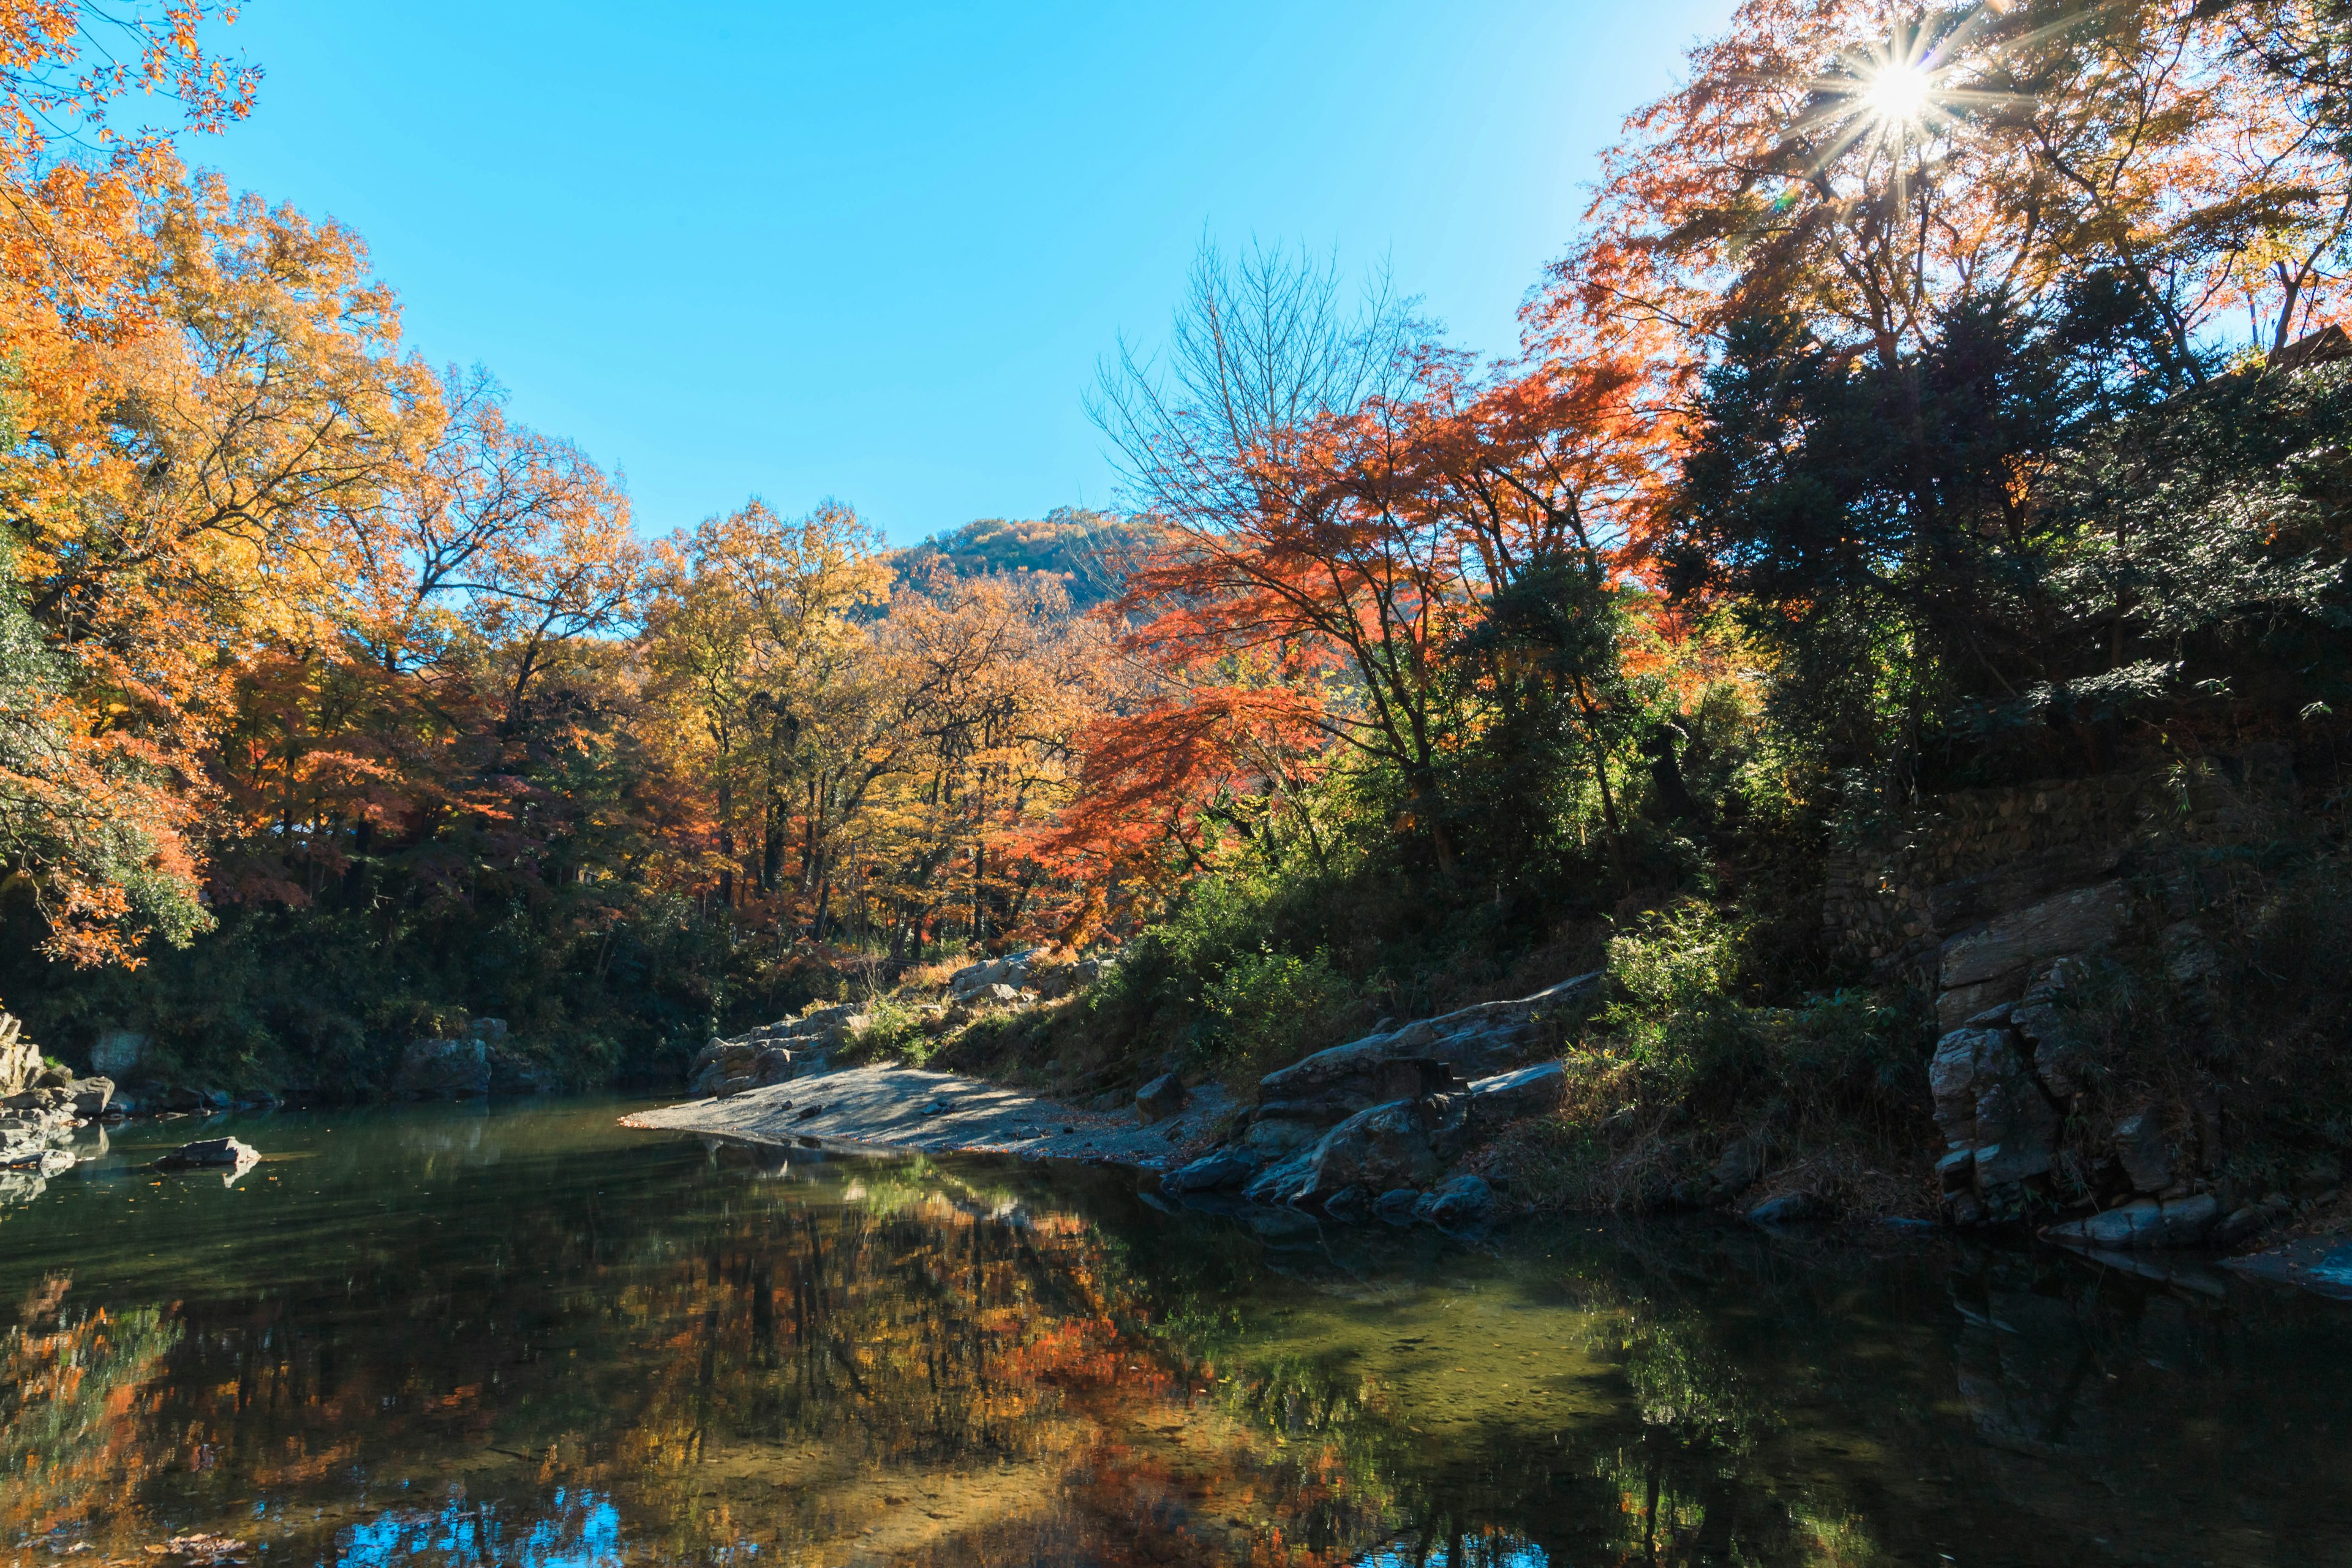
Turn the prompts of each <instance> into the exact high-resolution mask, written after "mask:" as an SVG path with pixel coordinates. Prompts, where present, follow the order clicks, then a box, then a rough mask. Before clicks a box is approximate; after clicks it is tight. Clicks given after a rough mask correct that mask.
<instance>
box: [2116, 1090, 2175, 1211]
mask: <svg viewBox="0 0 2352 1568" xmlns="http://www.w3.org/2000/svg"><path fill="white" fill-rule="evenodd" d="M2115 1142H2116V1160H2117V1161H2118V1162H2120V1163H2122V1165H2123V1168H2124V1174H2125V1175H2126V1176H2127V1177H2129V1178H2130V1179H2131V1184H2132V1191H2134V1192H2136V1193H2160V1192H2162V1191H2164V1189H2165V1188H2167V1187H2168V1186H2170V1185H2172V1145H2171V1144H2170V1143H2169V1142H2168V1141H2167V1140H2166V1138H2165V1136H2164V1121H2163V1118H2161V1117H2159V1116H2158V1114H2157V1113H2156V1112H2155V1111H2153V1110H2143V1111H2141V1112H2140V1113H2139V1114H2137V1116H2126V1117H2125V1118H2124V1119H2123V1120H2122V1121H2118V1122H2116V1140H2115Z"/></svg>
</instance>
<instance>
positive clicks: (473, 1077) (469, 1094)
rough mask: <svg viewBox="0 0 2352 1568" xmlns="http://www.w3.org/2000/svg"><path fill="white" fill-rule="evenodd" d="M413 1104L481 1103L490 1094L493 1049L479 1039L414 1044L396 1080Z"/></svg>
mask: <svg viewBox="0 0 2352 1568" xmlns="http://www.w3.org/2000/svg"><path fill="white" fill-rule="evenodd" d="M394 1085H395V1087H396V1088H397V1089H399V1091H400V1092H401V1094H403V1095H404V1096H405V1097H406V1098H408V1099H410V1100H479V1099H480V1098H482V1097H483V1096H484V1095H487V1094H488V1093H489V1092H490V1047H489V1042H488V1041H487V1040H485V1039H482V1038H480V1037H467V1038H466V1039H462V1040H415V1041H412V1042H410V1044H409V1047H408V1049H407V1050H406V1051H404V1052H403V1053H402V1054H401V1058H400V1076H399V1077H398V1078H397V1079H395V1080H394Z"/></svg>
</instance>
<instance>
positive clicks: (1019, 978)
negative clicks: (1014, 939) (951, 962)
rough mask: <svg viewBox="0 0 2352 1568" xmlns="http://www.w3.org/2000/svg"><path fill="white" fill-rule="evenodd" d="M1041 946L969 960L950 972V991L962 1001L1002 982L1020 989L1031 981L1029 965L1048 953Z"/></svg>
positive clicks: (1011, 987) (1003, 984) (1010, 987)
mask: <svg viewBox="0 0 2352 1568" xmlns="http://www.w3.org/2000/svg"><path fill="white" fill-rule="evenodd" d="M1044 953H1045V949H1044V948H1042V947H1033V948H1027V949H1024V951H1022V952H1008V953H1006V954H1005V955H1004V956H1003V958H992V959H987V960H983V961H982V962H981V963H967V964H965V965H964V966H963V967H962V968H961V969H959V970H957V971H956V972H955V973H953V974H950V975H949V976H948V994H949V995H950V996H951V997H953V998H955V999H956V1000H957V1001H959V1002H961V1001H964V1000H966V999H968V998H972V997H976V996H980V995H982V994H983V993H987V992H990V991H991V990H992V988H993V987H995V986H999V985H1002V986H1003V987H1004V988H1005V989H1006V990H1008V991H1017V989H1018V988H1019V987H1020V986H1023V985H1025V984H1028V982H1029V967H1030V965H1031V964H1032V963H1034V962H1035V961H1036V960H1037V959H1038V958H1040V957H1042V956H1043V955H1044Z"/></svg>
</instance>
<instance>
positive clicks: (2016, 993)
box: [1936, 881, 2130, 1028]
mask: <svg viewBox="0 0 2352 1568" xmlns="http://www.w3.org/2000/svg"><path fill="white" fill-rule="evenodd" d="M2129 912H2130V901H2129V898H2128V896H2127V895H2126V892H2125V889H2124V885H2123V883H2122V882H2120V881H2106V882H2101V883H2099V884H2098V885H2097V886H2095V887H2090V888H2078V889H2075V890H2074V891H2073V892H2068V893H2060V894H2058V895H2057V896H2056V897H2054V898H2049V899H2044V900H2042V902H2040V903H2038V904H2034V905H2032V906H2031V907H2030V908H2027V909H2022V910H2016V911H2015V912H2013V913H2011V914H2005V915H2002V916H2000V917H1999V918H1998V919H1996V920H1992V921H1987V922H1986V923H1985V924H1983V925H1980V926H1978V927H1976V928H1974V929H1973V930H1970V931H1962V932H1961V933H1960V934H1958V936H1955V937H1953V938H1951V939H1950V940H1949V941H1948V942H1945V943H1944V944H1943V946H1942V948H1941V949H1939V950H1938V954H1937V982H1938V984H1939V985H1940V986H1941V988H1942V992H1943V994H1941V995H1940V996H1938V997H1937V1002H1936V1007H1937V1016H1938V1018H1939V1019H1940V1020H1941V1021H1942V1023H1943V1025H1944V1026H1945V1027H1946V1028H1950V1027H1952V1026H1954V1025H1956V1024H1957V1023H1958V1022H1959V1021H1960V1020H1962V1019H1965V1018H1967V1017H1969V1016H1971V1015H1972V1014H1975V1013H1977V1012H1979V1011H1980V1010H1981V1009H1983V1008H1985V1007H1988V1006H1990V1005H1993V1004H1995V1003H1998V1002H2003V1001H2009V1002H2014V1001H2016V1000H2018V998H2019V997H2021V995H2022V994H2024V991H2025V988H2026V983H2027V981H2028V979H2029V977H2030V975H2031V973H2032V971H2033V970H2034V969H2036V968H2037V967H2041V966H2046V965H2047V964H2048V963H2050V961H2051V960H2053V959H2055V958H2060V957H2066V956H2072V955H2074V954H2079V953H2084V952H2096V951H2098V950H2099V949H2101V948H2104V947H2105V946H2106V945H2107V944H2108V943H2109V942H2113V941H2114V940H2115V937H2116V932H2117V931H2120V930H2121V929H2122V927H2123V923H2124V920H2125V918H2126V915H2127V914H2128V913H2129Z"/></svg>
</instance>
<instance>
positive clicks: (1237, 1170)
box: [1160, 1149, 1257, 1194]
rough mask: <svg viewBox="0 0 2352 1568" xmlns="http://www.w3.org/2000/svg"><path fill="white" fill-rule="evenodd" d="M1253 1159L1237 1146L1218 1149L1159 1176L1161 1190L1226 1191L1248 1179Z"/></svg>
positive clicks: (1186, 1191) (1255, 1166)
mask: <svg viewBox="0 0 2352 1568" xmlns="http://www.w3.org/2000/svg"><path fill="white" fill-rule="evenodd" d="M1256 1170H1257V1162H1256V1161H1255V1160H1253V1159H1252V1158H1250V1156H1249V1155H1248V1154H1246V1153H1244V1152H1242V1151H1241V1150H1238V1149H1218V1150H1214V1151H1212V1152H1209V1153H1207V1154H1203V1155H1202V1156H1201V1158H1199V1159H1197V1160H1195V1161H1193V1162H1192V1163H1191V1164H1189V1165H1180V1166H1179V1167H1177V1168H1176V1169H1175V1170H1173V1171H1171V1172H1169V1173H1167V1174H1166V1175H1164V1176H1162V1177H1160V1191H1161V1192H1163V1193H1178V1194H1181V1193H1221V1192H1228V1191H1231V1190H1232V1189H1234V1188H1235V1187H1238V1186H1240V1185H1241V1184H1243V1183H1244V1182H1246V1181H1248V1180H1249V1179H1250V1176H1251V1174H1252V1173H1255V1171H1256Z"/></svg>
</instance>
